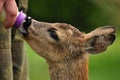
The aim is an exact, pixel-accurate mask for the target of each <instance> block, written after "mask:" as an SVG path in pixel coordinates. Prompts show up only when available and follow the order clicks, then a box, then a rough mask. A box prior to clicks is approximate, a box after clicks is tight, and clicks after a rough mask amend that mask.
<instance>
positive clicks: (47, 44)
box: [23, 20, 115, 80]
mask: <svg viewBox="0 0 120 80" xmlns="http://www.w3.org/2000/svg"><path fill="white" fill-rule="evenodd" d="M25 30H26V31H27V32H28V34H24V33H23V35H24V39H25V40H26V41H27V42H28V44H29V45H30V46H31V48H32V49H33V50H34V51H35V52H36V53H37V54H38V55H40V56H42V57H44V58H45V59H46V61H47V63H48V64H49V71H50V76H51V80H88V53H91V54H97V53H100V52H103V51H105V50H106V49H107V47H108V46H109V45H111V44H112V43H113V41H114V40H115V35H114V33H115V28H114V27H112V26H106V27H100V28H97V29H95V30H94V31H92V32H90V33H88V34H85V33H82V32H80V31H79V30H78V29H76V28H75V27H73V26H71V25H69V24H65V23H46V22H38V21H36V20H32V23H31V25H30V26H29V27H27V28H25Z"/></svg>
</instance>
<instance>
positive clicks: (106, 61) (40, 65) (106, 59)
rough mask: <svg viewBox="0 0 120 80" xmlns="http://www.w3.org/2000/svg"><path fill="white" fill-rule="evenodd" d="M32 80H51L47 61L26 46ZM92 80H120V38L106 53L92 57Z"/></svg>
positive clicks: (90, 75) (90, 71)
mask: <svg viewBox="0 0 120 80" xmlns="http://www.w3.org/2000/svg"><path fill="white" fill-rule="evenodd" d="M26 49H27V50H26V51H27V55H28V59H29V75H30V80H50V77H49V71H48V65H47V63H46V61H45V60H44V59H43V58H41V57H39V56H38V55H37V54H35V53H34V52H33V51H32V50H31V48H30V47H29V46H28V45H26ZM89 78H90V80H120V37H118V36H117V39H116V41H115V42H114V44H113V45H111V46H110V47H109V48H108V49H107V50H106V51H105V52H104V53H102V54H98V55H90V58H89Z"/></svg>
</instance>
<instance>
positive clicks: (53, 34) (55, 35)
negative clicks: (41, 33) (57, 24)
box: [47, 28, 59, 41]
mask: <svg viewBox="0 0 120 80" xmlns="http://www.w3.org/2000/svg"><path fill="white" fill-rule="evenodd" d="M56 30H57V29H55V28H50V29H48V30H47V31H48V32H49V34H50V36H51V37H52V38H53V39H54V40H56V41H59V38H58V36H57V34H56V32H55V31H56Z"/></svg>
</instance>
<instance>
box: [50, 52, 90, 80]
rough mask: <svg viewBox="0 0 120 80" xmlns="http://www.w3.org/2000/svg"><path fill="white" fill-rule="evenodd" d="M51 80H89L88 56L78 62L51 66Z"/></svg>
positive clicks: (73, 61) (83, 56) (81, 57)
mask: <svg viewBox="0 0 120 80" xmlns="http://www.w3.org/2000/svg"><path fill="white" fill-rule="evenodd" d="M49 70H50V77H51V80H88V60H87V55H85V54H84V55H81V56H80V57H79V58H78V59H76V60H70V61H65V62H62V63H56V64H49Z"/></svg>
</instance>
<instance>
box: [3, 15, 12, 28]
mask: <svg viewBox="0 0 120 80" xmlns="http://www.w3.org/2000/svg"><path fill="white" fill-rule="evenodd" d="M12 25H13V20H12V18H11V16H10V15H8V14H6V19H5V22H4V26H5V28H6V29H8V28H10V27H12Z"/></svg>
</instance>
